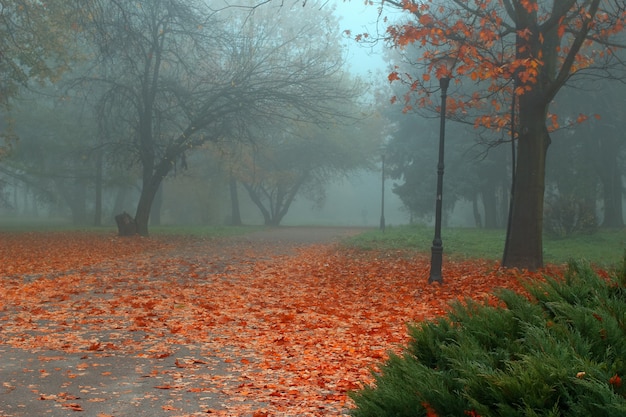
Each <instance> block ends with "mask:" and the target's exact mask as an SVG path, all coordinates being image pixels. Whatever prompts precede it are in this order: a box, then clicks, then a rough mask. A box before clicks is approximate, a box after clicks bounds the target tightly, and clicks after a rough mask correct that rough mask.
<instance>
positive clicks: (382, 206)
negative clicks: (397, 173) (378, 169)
mask: <svg viewBox="0 0 626 417" xmlns="http://www.w3.org/2000/svg"><path fill="white" fill-rule="evenodd" d="M381 160H382V163H383V175H382V195H381V199H380V230H382V231H383V233H385V154H384V153H383V154H382V156H381Z"/></svg>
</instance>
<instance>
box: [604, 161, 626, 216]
mask: <svg viewBox="0 0 626 417" xmlns="http://www.w3.org/2000/svg"><path fill="white" fill-rule="evenodd" d="M614 157H615V158H616V157H617V156H616V155H615V156H614ZM611 162H614V164H613V163H612V164H611V166H608V167H607V171H606V172H604V173H603V174H602V175H600V180H601V181H602V191H603V192H602V198H603V202H604V220H603V221H602V227H606V228H620V227H624V217H623V214H622V177H621V174H620V172H619V169H618V168H617V161H611Z"/></svg>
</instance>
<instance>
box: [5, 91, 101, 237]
mask: <svg viewBox="0 0 626 417" xmlns="http://www.w3.org/2000/svg"><path fill="white" fill-rule="evenodd" d="M10 115H11V117H12V119H13V120H14V122H15V133H16V134H17V135H18V136H19V138H20V140H19V142H18V143H17V145H16V146H15V149H14V151H13V152H12V153H11V154H10V155H9V156H8V157H7V158H6V159H5V160H4V161H3V166H4V170H5V171H4V172H5V174H9V175H11V176H12V177H13V178H15V179H17V180H18V181H19V183H21V184H23V185H24V186H25V187H28V189H29V190H30V192H31V193H33V194H34V195H35V196H36V197H37V200H38V201H39V202H41V203H45V204H46V205H48V206H50V205H56V204H59V203H62V204H61V205H64V206H65V207H67V208H69V210H70V212H71V217H72V221H73V223H74V224H81V225H84V224H87V223H88V222H89V219H88V212H89V208H88V207H92V204H93V195H91V193H90V190H91V189H92V188H93V184H94V170H93V164H94V162H95V159H94V158H93V157H94V154H93V152H92V151H93V149H94V146H95V143H94V141H93V140H91V139H90V138H93V136H94V135H93V133H94V131H95V123H94V121H93V119H92V118H91V117H90V116H91V114H89V112H83V114H82V115H81V109H80V108H79V106H78V105H77V103H73V102H71V101H67V102H66V101H59V100H55V99H51V98H49V97H48V98H46V97H43V96H42V95H36V94H30V95H28V96H26V95H22V97H21V98H20V99H19V100H16V101H15V102H14V104H13V105H12V109H11V112H10Z"/></svg>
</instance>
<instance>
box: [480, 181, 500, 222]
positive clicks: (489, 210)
mask: <svg viewBox="0 0 626 417" xmlns="http://www.w3.org/2000/svg"><path fill="white" fill-rule="evenodd" d="M480 194H481V196H482V200H483V208H484V211H485V229H497V228H498V207H497V199H496V188H495V185H494V184H493V183H492V182H491V181H489V182H488V183H487V184H486V185H485V186H484V187H482V190H481V193H480Z"/></svg>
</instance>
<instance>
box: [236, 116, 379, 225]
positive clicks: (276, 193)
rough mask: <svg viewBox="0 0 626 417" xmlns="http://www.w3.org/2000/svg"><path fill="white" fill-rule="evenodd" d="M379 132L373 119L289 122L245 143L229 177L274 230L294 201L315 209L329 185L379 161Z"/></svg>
mask: <svg viewBox="0 0 626 417" xmlns="http://www.w3.org/2000/svg"><path fill="white" fill-rule="evenodd" d="M357 123H358V124H357ZM381 133H382V132H381V129H380V124H378V119H376V118H370V119H369V120H368V121H366V120H361V121H359V122H355V123H353V124H348V125H339V124H334V125H333V124H328V125H327V126H311V125H307V124H302V123H294V124H293V125H292V126H291V129H283V130H282V131H278V132H277V133H275V134H274V135H271V136H270V137H268V138H265V139H264V140H260V141H259V143H258V144H252V145H250V146H249V147H248V148H247V152H246V153H245V154H244V155H243V157H242V158H240V160H239V163H238V164H237V168H236V170H235V171H234V173H235V175H236V176H237V178H238V180H239V182H240V183H241V184H243V186H244V188H245V189H246V191H247V192H248V195H249V197H250V199H251V200H252V201H253V202H254V204H255V205H256V206H257V207H258V208H259V210H260V212H261V213H262V215H263V218H264V221H265V224H266V225H268V226H278V225H279V224H280V223H281V221H282V220H283V218H284V217H285V215H287V213H288V211H289V208H290V207H291V204H292V203H293V202H294V201H295V200H296V198H298V197H302V198H305V199H307V200H309V201H311V202H312V203H313V206H314V207H321V206H323V204H324V202H325V198H326V186H327V185H328V184H329V183H331V182H333V181H336V180H338V179H340V178H341V177H345V176H348V175H350V174H351V173H354V172H356V171H357V170H359V169H367V168H370V167H371V163H372V159H373V158H378V157H379V151H378V146H379V143H380V138H381Z"/></svg>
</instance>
